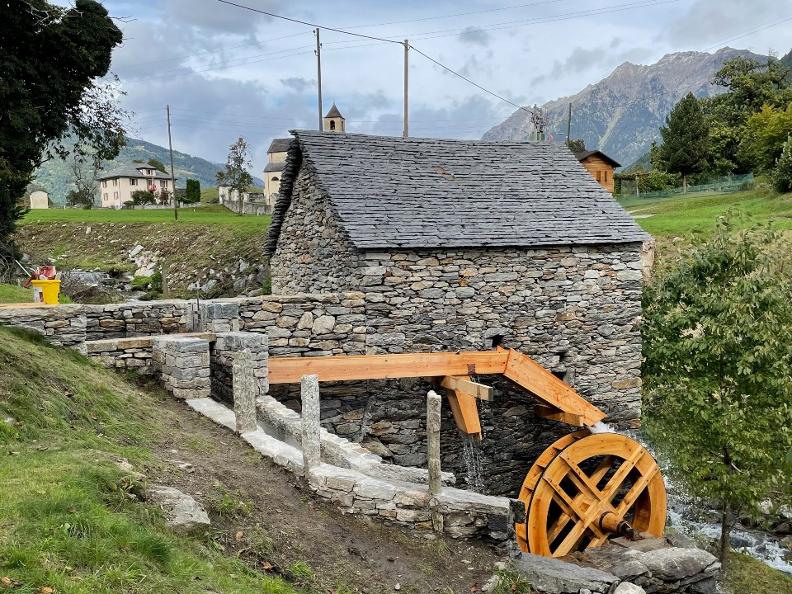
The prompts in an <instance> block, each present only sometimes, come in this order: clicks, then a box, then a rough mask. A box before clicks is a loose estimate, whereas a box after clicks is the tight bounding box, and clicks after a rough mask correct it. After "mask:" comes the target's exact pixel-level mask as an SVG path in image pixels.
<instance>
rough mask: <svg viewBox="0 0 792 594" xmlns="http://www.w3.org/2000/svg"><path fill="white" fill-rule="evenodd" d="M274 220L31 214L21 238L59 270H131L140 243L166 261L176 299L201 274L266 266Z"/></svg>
mask: <svg viewBox="0 0 792 594" xmlns="http://www.w3.org/2000/svg"><path fill="white" fill-rule="evenodd" d="M269 222H270V217H269V216H239V215H236V214H234V213H232V212H231V211H229V210H228V209H227V208H225V207H223V206H218V205H211V206H204V207H199V208H184V209H180V211H179V221H178V222H174V220H173V212H172V211H169V210H80V209H59V210H55V209H53V210H47V211H31V212H30V213H28V215H27V216H26V217H25V218H24V220H23V221H22V225H21V226H20V229H19V231H17V233H16V238H17V243H18V244H19V246H20V248H21V249H22V250H23V251H25V252H27V253H29V254H31V255H32V257H33V260H34V261H42V260H44V259H47V258H55V263H56V265H57V266H59V267H60V268H64V269H68V268H82V269H87V270H95V269H98V270H105V271H112V270H128V271H133V270H134V269H135V265H134V264H133V262H131V261H130V260H129V257H128V254H129V251H130V250H131V249H132V248H134V247H135V246H136V245H137V244H138V243H139V244H141V245H142V246H143V247H144V248H145V249H146V250H148V251H153V252H157V253H159V254H160V255H161V256H162V257H164V258H165V260H166V262H167V265H168V271H169V279H168V280H169V285H170V288H171V290H172V293H173V295H174V296H180V295H185V294H186V287H187V286H188V285H189V284H190V283H191V282H193V281H195V280H204V279H203V278H202V276H203V275H202V274H201V270H202V269H208V268H212V269H215V270H218V269H224V268H229V270H230V267H233V266H236V264H237V263H238V262H239V259H244V260H245V261H246V262H248V263H249V264H254V263H261V262H262V261H263V254H262V250H263V245H264V238H265V234H266V230H267V226H268V225H269Z"/></svg>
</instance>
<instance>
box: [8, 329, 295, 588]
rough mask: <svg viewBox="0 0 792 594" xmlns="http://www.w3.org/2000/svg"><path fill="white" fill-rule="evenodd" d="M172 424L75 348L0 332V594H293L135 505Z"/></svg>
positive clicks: (141, 394)
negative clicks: (141, 473) (126, 464)
mask: <svg viewBox="0 0 792 594" xmlns="http://www.w3.org/2000/svg"><path fill="white" fill-rule="evenodd" d="M166 420H167V421H170V422H173V421H174V419H169V417H168V415H167V413H166V412H163V411H162V409H161V406H159V405H158V397H157V396H156V395H155V394H152V393H149V392H146V391H142V390H140V389H138V388H136V387H134V386H133V385H131V384H129V383H126V382H125V381H124V380H123V379H122V378H121V377H120V376H118V375H115V374H113V373H111V372H109V371H106V370H104V369H100V368H98V367H96V366H94V365H93V364H91V363H89V362H88V361H87V360H86V359H85V358H84V357H82V356H81V355H78V354H77V353H76V352H73V351H69V350H63V349H55V348H52V347H49V346H47V345H45V344H44V343H43V341H42V340H41V339H40V338H37V337H29V335H27V334H25V333H22V332H20V331H15V330H9V329H3V328H0V456H1V457H2V463H0V485H2V488H0V493H2V496H0V527H2V528H1V529H0V591H2V592H5V591H6V590H8V591H10V592H14V593H19V594H23V593H24V594H33V593H43V592H55V593H57V594H67V593H72V594H89V593H91V594H94V593H105V592H106V593H114V594H115V593H118V592H125V593H128V594H133V593H134V594H137V593H139V594H144V593H145V594H150V593H151V594H153V593H162V594H165V593H171V592H185V593H186V592H196V593H199V592H207V593H208V592H235V593H240V594H247V593H250V594H252V593H254V592H256V593H266V594H296V593H297V592H299V591H300V590H298V589H297V588H295V587H294V586H292V585H291V584H288V583H286V582H284V581H283V580H281V579H280V578H277V577H274V576H271V575H267V574H266V573H263V572H259V571H256V570H254V569H252V568H251V567H250V566H249V565H246V564H245V563H243V562H242V561H241V560H239V559H237V558H235V557H232V556H229V555H224V554H222V552H221V551H219V550H218V549H217V548H216V547H213V546H211V545H212V541H211V539H207V538H206V537H205V535H200V534H199V535H196V536H192V537H190V536H179V535H177V534H174V533H173V532H171V531H170V530H169V529H168V528H167V527H166V526H165V523H164V521H163V518H162V516H161V513H160V512H159V510H158V509H156V508H155V507H154V506H151V505H147V504H145V503H142V502H141V501H140V497H141V496H142V494H143V493H144V486H143V484H142V483H141V479H140V478H139V477H137V476H136V475H134V474H133V473H131V472H130V471H128V470H125V469H124V468H121V467H119V465H118V463H117V462H118V461H119V460H121V459H127V460H129V461H130V462H131V463H132V464H133V465H134V466H135V467H136V468H139V469H141V470H145V469H146V468H147V467H149V468H151V467H157V466H161V465H163V464H165V461H164V460H163V459H162V458H161V457H160V456H161V454H160V453H158V452H157V451H155V450H154V449H153V448H152V447H151V446H152V444H154V443H156V442H157V441H158V440H160V439H162V437H163V436H164V435H165V434H166V432H167V429H166Z"/></svg>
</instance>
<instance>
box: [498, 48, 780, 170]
mask: <svg viewBox="0 0 792 594" xmlns="http://www.w3.org/2000/svg"><path fill="white" fill-rule="evenodd" d="M737 56H742V57H745V58H751V59H754V60H760V61H763V60H767V57H766V56H760V55H758V54H754V53H752V52H750V51H748V50H737V49H732V48H729V47H726V48H722V49H719V50H718V51H717V52H715V53H714V54H709V53H705V52H679V53H675V54H667V55H665V56H663V57H662V58H661V59H660V60H659V61H658V62H656V63H655V64H650V65H648V66H644V65H639V64H632V63H630V62H625V63H624V64H622V65H621V66H618V67H617V68H616V69H615V70H614V71H613V72H611V74H610V75H608V76H607V77H606V78H604V79H602V80H601V81H600V82H598V83H596V84H593V85H588V86H587V87H586V88H585V89H583V90H582V91H580V92H579V93H577V94H576V95H573V96H571V97H561V98H559V99H555V100H554V101H549V102H547V103H545V104H544V105H543V106H542V107H543V109H544V113H545V118H546V121H547V125H546V128H545V129H546V131H547V132H548V133H549V134H552V135H553V137H555V138H556V139H558V140H560V139H562V138H565V137H566V120H567V110H568V106H569V103H572V134H571V136H572V138H582V139H583V140H585V141H586V146H587V147H588V148H590V149H593V148H598V149H600V150H602V151H603V152H605V153H607V154H608V155H610V156H611V157H613V158H614V159H616V160H617V161H619V162H620V163H621V164H622V165H629V164H630V163H633V162H634V161H636V160H637V159H638V158H640V157H641V156H642V155H644V154H645V153H646V152H647V151H648V150H649V148H650V147H651V145H652V141H654V140H656V139H658V138H659V136H660V132H659V129H660V127H661V126H662V125H663V124H664V123H665V118H666V115H667V114H668V112H669V111H671V108H672V107H673V106H674V105H675V104H676V103H677V102H678V101H679V100H680V99H681V98H682V97H684V96H685V95H687V93H688V92H692V93H693V94H694V95H696V96H697V97H704V96H709V95H714V94H717V93H719V92H722V88H721V87H716V86H714V85H712V84H711V83H710V80H711V79H712V77H713V75H714V74H715V73H716V72H717V71H718V70H719V69H720V67H721V66H722V65H723V63H724V62H726V61H727V60H730V59H732V58H735V57H737ZM532 129H533V128H532V125H531V120H530V114H528V113H527V112H525V111H523V110H517V111H515V112H514V113H513V114H512V115H511V116H509V117H508V118H507V119H506V120H505V121H504V122H502V123H500V124H498V125H497V126H495V127H493V128H491V129H490V130H488V131H487V132H486V133H485V134H484V136H483V139H484V140H527V139H528V138H529V137H530V134H531V131H532Z"/></svg>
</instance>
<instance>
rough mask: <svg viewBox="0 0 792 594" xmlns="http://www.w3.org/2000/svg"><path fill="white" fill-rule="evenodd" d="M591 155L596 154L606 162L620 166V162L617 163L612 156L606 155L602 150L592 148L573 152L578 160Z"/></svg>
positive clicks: (583, 159)
mask: <svg viewBox="0 0 792 594" xmlns="http://www.w3.org/2000/svg"><path fill="white" fill-rule="evenodd" d="M591 156H597V157H599V158H600V159H603V160H605V161H607V162H608V163H610V164H611V165H613V166H614V167H621V163H619V162H618V161H617V160H616V159H614V158H613V157H609V156H608V155H606V154H605V153H603V152H602V151H598V150H594V151H580V152H579V153H575V157H576V158H577V160H578V161H585V160H586V159H588V158H589V157H591Z"/></svg>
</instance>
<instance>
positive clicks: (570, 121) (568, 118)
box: [567, 102, 572, 146]
mask: <svg viewBox="0 0 792 594" xmlns="http://www.w3.org/2000/svg"><path fill="white" fill-rule="evenodd" d="M571 132H572V102H570V103H569V113H568V114H567V146H569V141H570V140H571V138H570V133H571Z"/></svg>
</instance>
